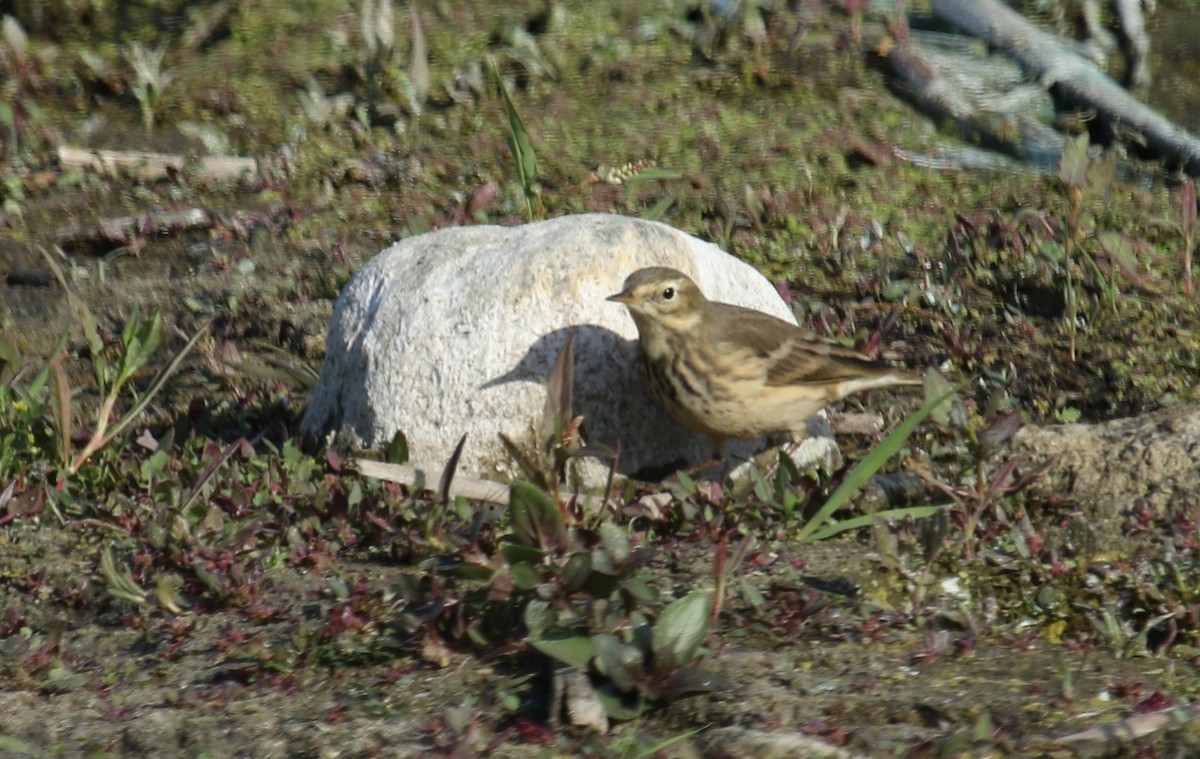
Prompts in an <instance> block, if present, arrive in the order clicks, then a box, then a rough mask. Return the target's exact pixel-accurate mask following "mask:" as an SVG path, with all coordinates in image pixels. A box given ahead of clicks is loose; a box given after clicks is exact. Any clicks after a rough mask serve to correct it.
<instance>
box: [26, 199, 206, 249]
mask: <svg viewBox="0 0 1200 759" xmlns="http://www.w3.org/2000/svg"><path fill="white" fill-rule="evenodd" d="M213 223H214V222H213V217H212V215H211V214H210V213H209V212H208V211H206V210H204V209H203V208H185V209H183V210H181V211H153V212H150V213H146V214H142V215H141V216H118V217H114V218H111V219H101V220H99V221H98V222H96V223H95V224H72V225H71V226H68V227H60V228H58V229H56V230H54V231H53V232H52V233H51V234H50V237H51V239H53V240H54V241H55V242H56V243H58V244H60V245H63V244H71V243H82V242H96V241H106V242H123V243H127V242H129V241H130V240H131V239H133V238H134V237H136V236H137V235H139V234H144V235H150V234H169V233H172V232H180V231H183V230H185V229H207V228H209V227H211V226H213Z"/></svg>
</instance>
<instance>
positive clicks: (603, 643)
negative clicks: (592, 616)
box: [592, 633, 645, 693]
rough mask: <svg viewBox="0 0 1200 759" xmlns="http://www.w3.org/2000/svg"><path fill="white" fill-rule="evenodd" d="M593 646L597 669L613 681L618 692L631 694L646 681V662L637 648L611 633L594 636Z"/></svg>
mask: <svg viewBox="0 0 1200 759" xmlns="http://www.w3.org/2000/svg"><path fill="white" fill-rule="evenodd" d="M592 645H593V646H595V648H596V669H597V670H599V672H600V674H602V675H604V676H605V677H607V678H608V679H610V680H612V682H613V685H615V686H616V687H617V690H619V691H621V692H622V693H629V692H630V691H632V690H633V689H634V688H636V687H637V683H638V681H639V680H642V679H644V676H645V672H644V669H643V668H644V666H645V661H644V660H643V658H642V652H641V651H639V650H638V648H637V646H630V645H626V644H625V643H622V642H621V640H620V639H619V638H617V636H615V635H610V634H609V633H600V634H598V635H593V636H592Z"/></svg>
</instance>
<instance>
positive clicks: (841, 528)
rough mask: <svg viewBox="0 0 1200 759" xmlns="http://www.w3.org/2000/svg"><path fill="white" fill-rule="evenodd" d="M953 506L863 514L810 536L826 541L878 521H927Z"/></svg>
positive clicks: (833, 524) (916, 507) (910, 508)
mask: <svg viewBox="0 0 1200 759" xmlns="http://www.w3.org/2000/svg"><path fill="white" fill-rule="evenodd" d="M950 505H951V504H946V505H944V506H906V507H904V508H902V509H886V510H884V511H876V512H875V513H874V514H863V515H862V516H858V517H854V518H853V519H847V520H845V521H844V522H834V523H832V524H828V525H826V526H825V527H822V528H821V529H819V530H816V531H814V532H813V533H812V534H811V535H809V537H808V539H809V540H824V539H825V538H831V537H833V536H834V535H839V534H841V533H843V532H846V531H848V530H857V529H859V528H860V527H870V526H871V523H872V522H874V521H875V520H876V519H907V518H908V517H912V518H913V519H927V518H928V517H932V516H936V515H937V514H938V512H940V511H944V510H946V509H948V508H950Z"/></svg>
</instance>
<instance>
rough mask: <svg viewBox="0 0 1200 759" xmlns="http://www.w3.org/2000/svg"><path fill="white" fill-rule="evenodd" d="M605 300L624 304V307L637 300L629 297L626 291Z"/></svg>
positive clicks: (631, 296)
mask: <svg viewBox="0 0 1200 759" xmlns="http://www.w3.org/2000/svg"><path fill="white" fill-rule="evenodd" d="M605 300H611V301H613V302H615V303H624V304H626V305H629V304H630V303H637V298H635V297H634V296H633V295H630V294H629V292H628V291H622V292H619V293H617V294H616V295H610V296H608V297H607V298H605Z"/></svg>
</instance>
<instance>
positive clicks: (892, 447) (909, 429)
mask: <svg viewBox="0 0 1200 759" xmlns="http://www.w3.org/2000/svg"><path fill="white" fill-rule="evenodd" d="M968 383H969V380H968V382H964V383H963V384H962V385H959V386H958V387H957V388H954V389H951V390H948V391H946V392H944V393H942V394H941V395H939V396H937V397H936V398H934V399H933V400H931V401H929V402H928V403H926V404H925V405H924V406H922V407H921V408H920V409H918V410H917V412H916V413H915V414H913V415H912V416H910V417H909V418H907V419H905V420H904V421H903V422H901V423H900V424H899V425H897V426H896V429H894V430H892V433H891V434H890V435H888V436H887V437H886V438H884V439H883V441H882V442H880V443H879V445H877V446H875V448H873V449H872V450H871V452H870V453H868V454H867V455H866V457H864V458H863V460H862V461H860V462H858V463H857V464H855V466H854V468H853V469H851V470H850V473H849V474H847V475H846V479H844V480H842V484H841V485H839V486H838V487H837V489H836V490H834V491H833V493H832V494H831V495H830V496H829V500H828V501H826V502H825V505H824V506H822V507H821V510H820V511H818V512H817V513H816V514H814V515H813V517H812V519H810V520H808V521H807V522H805V523H804V526H803V527H801V528H800V532H799V533H797V535H796V539H797V540H813V539H814V538H813V535H814V534H815V533H816V532H817V531H818V530H820V529H821V528H822V527H824V526H825V524H826V523H827V522H828V521H829V520H830V518H831V517H832V516H833V514H834V512H836V511H837V510H838V509H840V508H841V507H842V506H843V505H845V503H846V502H847V501H849V500H850V497H851V496H852V495H854V494H855V493H857V492H858V490H859V489H860V488H861V487H862V486H863V485H864V484H865V483H866V481H867V480H869V479H870V478H871V477H872V476H874V474H875V473H876V472H878V471H879V470H880V469H881V468H882V467H883V465H884V464H885V463H887V460H888V459H890V458H891V457H892V456H894V455H895V454H896V452H897V451H899V450H900V448H901V447H902V446H903V445H904V443H905V441H906V440H908V437H909V435H911V434H912V433H913V430H915V429H916V428H917V425H918V424H920V423H921V422H923V421H925V418H926V417H927V416H929V415H930V414H932V413H933V412H934V410H935V409H937V408H938V406H941V405H942V404H943V403H946V402H947V401H949V400H950V399H951V398H952V397H953V396H954V395H955V394H956V393H958V392H959V391H960V390H962V389H963V388H965V387H966V386H967V384H968ZM867 524H870V522H869V521H868V522H867ZM838 532H841V530H838Z"/></svg>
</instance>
